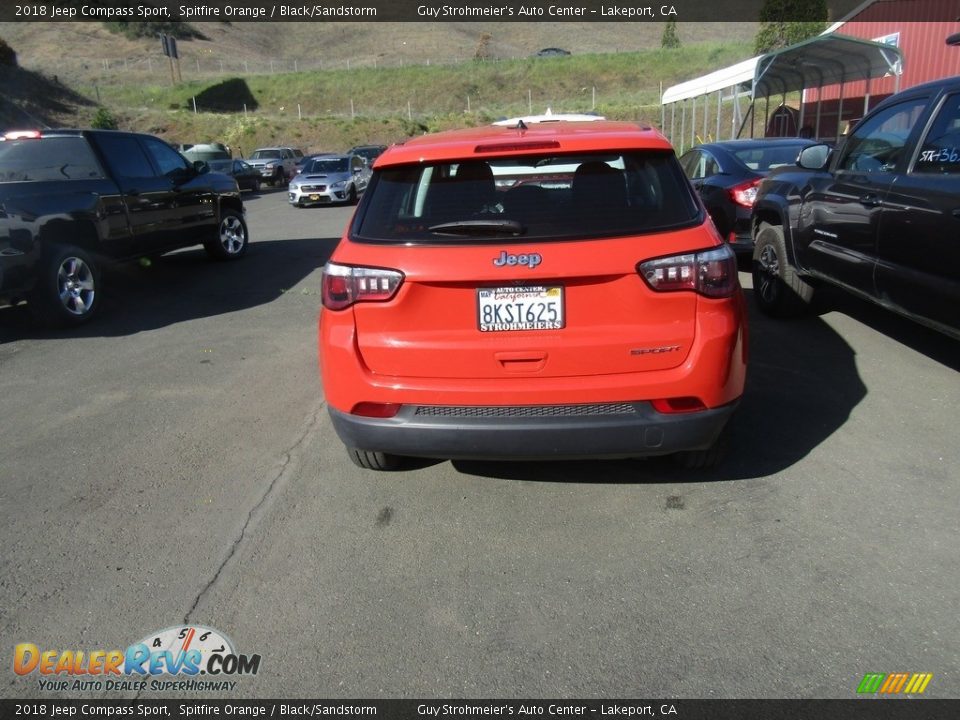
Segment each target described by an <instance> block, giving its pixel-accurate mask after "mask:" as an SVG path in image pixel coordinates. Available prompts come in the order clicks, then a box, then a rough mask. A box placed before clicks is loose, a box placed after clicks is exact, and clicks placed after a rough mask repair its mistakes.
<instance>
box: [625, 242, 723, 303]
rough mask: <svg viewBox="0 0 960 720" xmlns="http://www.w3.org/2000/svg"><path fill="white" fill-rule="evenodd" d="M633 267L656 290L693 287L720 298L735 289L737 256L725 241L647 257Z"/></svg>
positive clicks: (663, 290) (667, 290)
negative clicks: (694, 248) (711, 245)
mask: <svg viewBox="0 0 960 720" xmlns="http://www.w3.org/2000/svg"><path fill="white" fill-rule="evenodd" d="M637 270H638V271H639V273H640V275H641V276H642V277H643V279H644V280H646V281H647V285H649V286H650V288H651V289H653V290H656V291H657V292H670V291H675V290H693V291H694V292H697V293H700V294H701V295H704V296H706V297H711V298H720V297H729V296H730V295H732V294H733V293H734V291H735V290H736V289H737V257H736V255H734V253H733V250H731V249H730V248H729V247H728V246H727V245H721V246H720V247H717V248H713V249H712V250H703V251H701V252H696V253H685V254H683V255H672V256H670V257H663V258H657V259H656V260H647V261H646V262H642V263H640V264H639V265H638V266H637Z"/></svg>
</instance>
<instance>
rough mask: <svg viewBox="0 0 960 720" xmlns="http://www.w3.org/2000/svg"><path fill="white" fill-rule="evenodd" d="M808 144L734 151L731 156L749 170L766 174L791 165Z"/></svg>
mask: <svg viewBox="0 0 960 720" xmlns="http://www.w3.org/2000/svg"><path fill="white" fill-rule="evenodd" d="M809 144H810V143H809V142H801V143H797V144H795V145H769V146H766V147H752V148H744V149H743V150H736V151H734V153H733V155H734V157H736V158H737V160H739V161H740V162H741V163H743V164H744V165H745V166H746V167H748V168H750V169H751V170H756V171H758V172H768V171H770V170H773V169H774V168H778V167H783V166H784V165H793V164H794V163H795V162H796V161H797V156H798V155H799V154H800V151H801V150H803V149H804V148H805V147H807V146H808V145H809Z"/></svg>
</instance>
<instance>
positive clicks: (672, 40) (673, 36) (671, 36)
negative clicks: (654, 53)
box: [660, 20, 680, 48]
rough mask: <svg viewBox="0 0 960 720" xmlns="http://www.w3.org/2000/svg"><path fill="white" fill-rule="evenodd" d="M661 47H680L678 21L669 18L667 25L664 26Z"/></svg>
mask: <svg viewBox="0 0 960 720" xmlns="http://www.w3.org/2000/svg"><path fill="white" fill-rule="evenodd" d="M660 47H662V48H678V47H680V36H679V35H677V21H676V20H667V25H666V27H665V28H663V35H662V36H661V38H660Z"/></svg>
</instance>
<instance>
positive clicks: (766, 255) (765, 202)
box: [752, 77, 960, 339]
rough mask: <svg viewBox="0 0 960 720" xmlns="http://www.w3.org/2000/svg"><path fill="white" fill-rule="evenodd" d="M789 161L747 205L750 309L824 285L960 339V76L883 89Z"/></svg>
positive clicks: (787, 305) (781, 310) (785, 307)
mask: <svg viewBox="0 0 960 720" xmlns="http://www.w3.org/2000/svg"><path fill="white" fill-rule="evenodd" d="M797 165H798V167H792V168H782V169H780V170H775V171H774V172H773V173H771V174H770V175H769V176H768V177H767V178H766V179H765V180H764V181H763V182H762V183H761V184H760V187H759V191H758V193H757V198H756V201H755V203H754V206H753V215H752V231H753V238H754V252H753V288H754V297H755V298H756V301H757V303H758V305H759V307H760V309H761V310H762V311H764V312H765V313H767V314H769V315H772V316H775V317H776V316H779V317H783V316H787V315H793V314H797V313H799V312H802V311H803V309H804V308H805V307H806V305H807V304H808V303H809V302H810V300H811V298H812V297H813V293H814V289H815V287H816V285H817V283H819V282H827V283H831V284H833V285H837V286H840V287H842V288H844V289H846V290H848V291H850V292H852V293H855V294H857V295H859V296H861V297H864V298H866V299H868V300H870V301H872V302H875V303H877V304H879V305H882V306H884V307H886V308H889V309H891V310H894V311H896V312H899V313H901V314H903V315H906V316H908V317H910V318H912V319H914V320H917V321H918V322H921V323H923V324H925V325H928V326H930V327H933V328H935V329H937V330H940V331H941V332H944V333H946V334H947V335H950V336H952V337H954V338H958V339H960V77H954V78H948V79H944V80H938V81H935V82H932V83H927V84H925V85H918V86H916V87H913V88H910V89H908V90H905V91H903V92H901V93H898V94H896V95H894V96H892V97H890V98H887V99H886V100H884V101H883V102H882V103H880V104H879V105H877V107H876V108H874V109H873V110H872V111H871V112H870V113H869V114H868V115H866V116H865V117H864V118H863V120H861V121H860V122H859V123H858V124H857V126H856V128H855V129H854V131H853V132H852V133H851V134H850V135H849V136H848V137H847V138H846V139H845V141H844V142H842V143H841V144H839V145H838V147H837V148H836V150H833V151H831V149H830V148H829V147H828V146H826V145H813V146H811V147H808V148H805V149H804V150H803V151H802V152H801V153H800V157H799V159H798V160H797Z"/></svg>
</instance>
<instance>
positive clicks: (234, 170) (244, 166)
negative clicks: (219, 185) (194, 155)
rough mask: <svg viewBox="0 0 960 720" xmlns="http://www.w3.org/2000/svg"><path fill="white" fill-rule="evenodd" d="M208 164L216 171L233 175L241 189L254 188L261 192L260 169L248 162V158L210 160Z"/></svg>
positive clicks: (255, 190) (253, 189)
mask: <svg viewBox="0 0 960 720" xmlns="http://www.w3.org/2000/svg"><path fill="white" fill-rule="evenodd" d="M207 165H209V166H210V169H211V170H212V171H214V172H220V173H224V174H225V175H232V176H233V179H234V180H236V181H237V185H238V186H239V188H240V189H241V190H252V191H253V192H260V179H261V177H262V175H261V173H260V171H259V170H257V169H256V168H255V167H253V166H252V165H250V164H249V163H247V161H246V160H240V159H239V158H237V159H235V160H209V161H208V162H207Z"/></svg>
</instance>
